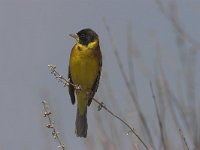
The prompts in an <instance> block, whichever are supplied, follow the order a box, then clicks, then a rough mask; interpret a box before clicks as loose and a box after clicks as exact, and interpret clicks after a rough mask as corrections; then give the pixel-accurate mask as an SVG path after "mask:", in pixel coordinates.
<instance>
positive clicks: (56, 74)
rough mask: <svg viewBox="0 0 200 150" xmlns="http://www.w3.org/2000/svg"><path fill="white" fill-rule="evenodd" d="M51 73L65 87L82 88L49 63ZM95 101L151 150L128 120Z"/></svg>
mask: <svg viewBox="0 0 200 150" xmlns="http://www.w3.org/2000/svg"><path fill="white" fill-rule="evenodd" d="M48 67H49V69H50V71H51V74H53V75H54V76H55V77H56V79H58V80H59V82H61V83H62V84H63V85H64V87H66V86H69V85H72V86H74V87H75V89H76V90H81V87H80V85H75V84H72V83H71V82H70V79H65V78H64V77H63V76H62V75H60V74H59V73H58V72H57V71H56V66H55V65H48ZM93 101H94V102H96V103H97V104H98V111H100V110H101V109H102V108H103V109H105V110H106V111H107V112H108V113H109V114H111V115H112V116H113V117H115V118H117V119H118V120H120V121H121V122H122V123H123V124H124V125H126V126H127V127H128V128H129V129H130V131H131V132H132V133H133V134H134V135H135V136H136V137H137V138H138V139H139V141H140V142H141V143H142V144H143V145H144V147H145V148H146V149H147V150H150V148H148V146H147V145H146V144H145V143H144V141H143V140H142V139H141V138H140V136H139V135H138V134H137V133H136V132H135V130H134V128H132V127H131V126H130V125H129V124H128V123H127V122H126V121H124V120H123V119H121V118H120V117H119V116H117V115H116V114H114V113H113V112H112V111H111V110H110V109H108V108H107V107H106V106H105V104H104V103H103V102H99V101H98V100H97V99H95V98H93Z"/></svg>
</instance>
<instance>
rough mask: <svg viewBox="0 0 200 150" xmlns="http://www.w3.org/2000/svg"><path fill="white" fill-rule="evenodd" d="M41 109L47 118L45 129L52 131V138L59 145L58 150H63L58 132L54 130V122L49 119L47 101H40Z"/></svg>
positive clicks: (49, 112)
mask: <svg viewBox="0 0 200 150" xmlns="http://www.w3.org/2000/svg"><path fill="white" fill-rule="evenodd" d="M42 104H43V108H44V117H47V118H48V124H47V125H46V127H47V128H49V129H52V136H53V138H54V139H55V140H57V142H58V143H59V145H58V149H61V150H65V145H64V144H63V143H62V142H61V139H60V137H59V134H60V133H59V132H58V131H57V130H56V128H55V125H54V121H52V119H51V116H50V115H51V114H52V113H51V111H50V110H49V106H48V104H47V101H45V100H44V101H42Z"/></svg>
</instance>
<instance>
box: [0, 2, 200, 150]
mask: <svg viewBox="0 0 200 150" xmlns="http://www.w3.org/2000/svg"><path fill="white" fill-rule="evenodd" d="M177 6H178V14H179V17H180V22H181V25H182V26H183V27H184V29H185V31H186V32H187V33H188V34H189V35H190V36H192V37H193V38H194V39H196V40H197V41H198V42H200V39H199V37H200V30H199V27H200V19H199V16H200V9H199V8H200V2H199V1H197V0H190V1H188V0H178V1H177ZM103 18H104V19H105V20H106V23H107V25H108V26H109V27H110V29H111V34H112V36H113V37H114V43H115V45H116V47H117V49H118V52H119V54H120V58H121V60H122V62H123V64H124V68H125V71H127V72H128V67H127V35H128V33H130V32H131V35H132V37H133V41H132V43H133V45H134V46H135V45H136V46H137V48H138V49H139V51H140V54H141V56H140V57H141V58H142V59H140V61H142V63H143V64H145V66H146V69H145V70H146V74H145V73H144V72H143V71H142V69H141V68H139V67H135V74H136V79H137V81H136V82H137V88H138V93H139V97H140V99H142V102H141V103H142V104H143V106H142V107H144V108H146V111H147V112H152V110H151V109H152V108H151V107H147V106H146V105H153V104H152V100H151V99H150V100H149V97H151V93H150V90H149V80H152V79H153V75H154V72H153V69H154V63H155V58H156V55H157V54H156V46H155V45H156V42H157V41H159V42H160V46H161V47H162V48H163V51H162V53H161V54H160V55H162V56H161V59H162V62H163V64H162V65H163V67H164V70H165V72H166V76H167V78H168V79H169V80H170V82H171V83H172V85H173V81H175V79H176V76H175V75H174V74H175V73H176V70H177V69H179V68H180V61H178V60H177V58H178V51H177V47H176V44H175V43H174V41H175V40H176V36H175V34H174V33H173V32H174V31H173V28H172V25H171V24H170V22H169V21H168V20H167V19H166V17H165V16H164V15H163V14H162V13H161V12H160V10H159V9H158V6H157V5H156V3H155V1H154V0H126V1H123V0H79V1H73V0H57V1H55V0H0V70H1V75H0V77H1V78H0V98H1V100H0V103H1V104H0V119H1V124H0V133H1V136H0V149H2V150H6V149H8V150H11V149H15V150H23V149H24V150H25V149H26V150H35V149H37V150H44V149H48V150H51V149H52V150H53V149H56V145H57V144H55V143H54V142H53V140H52V137H51V135H50V132H49V131H48V129H46V128H45V127H44V126H45V118H43V117H42V104H41V98H42V97H46V98H48V100H49V103H50V105H51V109H52V112H53V113H54V120H55V121H56V125H57V127H58V128H59V131H61V133H62V138H63V140H64V142H65V143H66V144H67V145H68V146H69V148H70V149H78V148H81V147H82V146H83V142H84V141H86V139H80V138H77V137H76V136H75V134H74V122H75V113H76V107H75V106H72V105H71V102H70V100H69V96H68V93H67V90H66V89H65V88H63V87H62V85H61V84H59V83H57V81H56V80H55V79H54V77H53V76H52V75H51V74H50V72H49V71H48V67H47V65H48V64H55V65H56V66H57V69H58V70H59V72H61V73H62V74H64V75H67V67H68V60H69V54H70V51H71V48H72V46H73V45H74V43H75V41H74V39H72V38H70V37H69V36H68V34H69V33H75V32H77V31H79V30H80V29H82V28H86V27H89V28H92V29H94V30H95V31H96V32H97V33H98V34H99V37H100V44H101V49H102V53H103V71H102V79H101V83H100V87H99V90H98V92H97V95H96V97H98V98H99V99H102V97H103V96H101V95H103V94H101V92H103V91H105V89H104V88H103V87H105V85H104V83H105V82H106V80H105V78H104V77H107V78H108V80H109V81H110V83H111V86H112V87H113V91H114V94H115V95H116V97H117V99H116V101H118V102H119V103H121V106H122V108H121V109H122V110H123V114H124V116H127V114H129V112H131V107H128V106H124V104H123V99H124V97H127V93H128V92H127V89H126V87H125V85H124V83H123V82H124V81H123V79H122V77H121V74H120V71H119V68H118V66H117V65H116V58H115V56H114V53H113V48H112V46H111V45H110V40H109V35H108V33H107V31H106V28H105V25H104V22H103ZM130 26H131V30H129V31H128V28H129V27H130ZM129 29H130V28H129ZM133 58H134V57H133ZM197 58H198V63H200V62H199V60H200V59H199V58H200V57H199V53H197ZM134 61H135V62H137V60H134ZM196 69H197V74H198V75H200V73H199V72H200V69H199V66H197V68H196ZM127 75H128V73H127ZM197 82H198V84H197V85H198V89H199V86H200V81H199V79H198V80H197ZM173 87H174V89H176V88H177V87H176V85H175V84H174V86H173ZM144 93H145V94H144ZM198 94H199V93H197V95H198ZM198 96H200V95H198ZM130 101H131V100H130ZM104 102H105V103H106V101H104ZM108 107H110V108H112V106H111V105H110V106H109V105H108ZM93 111H96V109H95V107H92V108H91V109H90V110H89V111H88V118H89V119H88V124H89V130H88V136H90V135H92V134H93V133H95V128H94V127H92V124H94V123H92V120H93V119H92V112H93ZM150 114H151V113H150ZM150 114H149V115H150ZM102 115H105V114H102ZM147 116H148V115H147ZM131 117H134V115H132V116H131ZM149 117H150V116H149ZM151 117H152V116H151ZM127 119H128V118H127ZM150 120H151V119H150ZM123 132H124V131H123ZM82 149H84V148H82Z"/></svg>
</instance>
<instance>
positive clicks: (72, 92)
mask: <svg viewBox="0 0 200 150" xmlns="http://www.w3.org/2000/svg"><path fill="white" fill-rule="evenodd" d="M68 79H70V82H71V83H73V82H72V79H71V73H70V69H69V71H68ZM69 95H70V98H71V102H72V104H75V96H74V87H73V85H71V84H69Z"/></svg>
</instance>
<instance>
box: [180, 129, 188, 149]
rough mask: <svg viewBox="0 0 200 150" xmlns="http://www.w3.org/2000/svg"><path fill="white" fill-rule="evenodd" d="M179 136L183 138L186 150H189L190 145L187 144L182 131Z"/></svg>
mask: <svg viewBox="0 0 200 150" xmlns="http://www.w3.org/2000/svg"><path fill="white" fill-rule="evenodd" d="M179 134H180V136H181V139H182V141H183V143H184V145H185V147H186V149H187V150H189V147H188V144H187V142H186V139H185V137H184V135H183V132H182V130H181V129H179Z"/></svg>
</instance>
